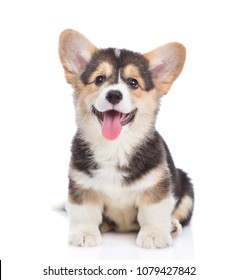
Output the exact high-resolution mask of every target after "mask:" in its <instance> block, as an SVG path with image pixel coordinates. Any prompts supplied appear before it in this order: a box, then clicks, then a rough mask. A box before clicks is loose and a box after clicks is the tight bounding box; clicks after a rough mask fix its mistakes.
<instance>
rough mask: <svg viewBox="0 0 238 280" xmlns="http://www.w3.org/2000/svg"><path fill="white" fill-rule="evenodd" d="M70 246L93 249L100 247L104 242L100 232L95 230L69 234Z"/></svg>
mask: <svg viewBox="0 0 238 280" xmlns="http://www.w3.org/2000/svg"><path fill="white" fill-rule="evenodd" d="M68 240H69V244H70V245H73V246H81V247H91V246H96V245H99V244H100V243H101V242H102V237H101V233H100V231H99V230H98V229H97V230H96V229H95V230H88V231H87V230H83V231H78V232H70V233H69V238H68Z"/></svg>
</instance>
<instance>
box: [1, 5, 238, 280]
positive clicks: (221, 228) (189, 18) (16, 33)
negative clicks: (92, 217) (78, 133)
mask: <svg viewBox="0 0 238 280" xmlns="http://www.w3.org/2000/svg"><path fill="white" fill-rule="evenodd" d="M235 4H236V1H229V0H226V1H201V0H200V1H191V0H187V1H186V0H181V1H176V0H174V1H172V0H166V1H165V0H164V1H159V0H157V1H155V0H147V1H129V0H127V1H122V0H120V1H109V0H101V1H96V0H95V1H92V0H87V1H70V0H68V1H60V0H58V1H10V0H9V1H5V2H3V1H1V2H0V97H1V100H0V125H1V126H0V132H1V136H0V164H1V169H0V170H1V171H0V172H1V175H0V176H1V181H0V192H1V193H0V218H1V220H0V259H1V260H2V266H3V276H4V277H3V279H11V280H12V279H45V278H47V277H43V276H42V269H43V268H44V267H47V266H48V265H51V266H55V267H60V266H65V265H68V266H72V267H78V266H83V265H88V266H90V265H91V266H92V265H94V266H96V265H98V264H101V265H105V266H106V265H111V266H114V267H117V266H118V265H120V266H121V267H128V268H131V267H132V266H134V267H136V266H138V265H141V266H143V265H150V266H151V265H158V266H161V265H170V266H172V265H177V266H178V265H186V264H188V265H190V266H197V274H198V276H197V277H196V279H206V277H207V278H208V277H212V278H213V277H214V278H215V277H216V276H223V277H227V279H234V275H235V273H236V272H235V271H236V270H235V269H236V268H235V267H234V265H235V264H236V263H237V256H236V255H235V254H236V252H237V249H238V246H237V236H238V235H237V233H238V232H237V187H238V183H237V156H238V152H237V141H238V137H237V120H238V113H237V95H238V86H237V83H238V78H237V74H238V71H237V65H238V40H237V26H238V16H237V12H238V8H237V5H235ZM65 28H74V29H76V30H78V31H80V32H82V33H83V34H85V35H86V36H87V37H88V38H89V39H90V40H91V41H92V42H93V43H94V44H95V45H96V46H98V47H109V46H111V47H119V48H128V49H132V50H135V51H139V52H142V53H143V52H147V51H150V50H152V49H153V48H156V47H158V46H160V45H162V44H164V43H167V42H171V41H178V42H181V43H183V44H184V45H185V46H186V48H187V61H186V65H185V68H184V71H183V73H182V74H181V76H180V77H179V79H178V80H177V81H176V82H175V84H174V85H173V87H172V89H171V90H170V92H169V93H168V95H167V96H165V97H164V99H163V102H162V107H161V111H160V114H159V117H158V123H157V126H158V129H159V131H160V133H161V134H162V135H163V137H164V138H165V139H166V141H167V143H168V145H169V147H170V150H171V152H172V155H173V157H174V160H175V163H176V164H177V166H178V167H182V168H183V169H184V170H186V171H187V172H188V173H189V174H190V176H191V177H192V179H193V182H194V185H195V193H196V208H195V214H194V217H193V221H192V223H191V225H190V226H189V227H187V228H186V229H185V230H184V233H183V235H182V237H181V238H178V239H177V240H176V241H175V244H174V246H173V247H170V248H167V249H163V250H152V251H150V250H146V249H141V248H137V247H136V246H135V235H134V234H105V235H104V236H103V245H102V246H99V247H95V248H86V249H85V248H83V249H82V248H72V247H69V246H68V245H67V226H68V225H67V217H66V216H65V215H64V214H60V213H57V212H56V213H55V212H52V211H51V206H52V205H53V204H54V203H57V202H60V201H63V200H64V199H65V198H66V195H67V170H68V162H69V157H70V153H69V151H70V143H71V139H72V136H73V134H74V132H75V125H74V109H73V105H72V99H71V92H72V90H71V88H70V86H69V85H68V84H66V82H65V80H64V75H63V70H62V67H61V65H60V62H59V59H58V52H57V48H58V36H59V34H60V32H61V31H62V30H63V29H65ZM235 259H236V261H235ZM91 260H92V261H91ZM129 261H130V262H129ZM229 275H232V278H231V277H230V278H229ZM191 277H192V276H191ZM71 278H72V277H71ZM81 278H82V279H83V277H81ZM118 278H119V277H118ZM192 278H193V279H195V277H192ZM49 279H50V278H49ZM64 279H66V278H64ZM67 279H68V278H67ZM150 279H153V277H152V276H150ZM179 279H181V278H179Z"/></svg>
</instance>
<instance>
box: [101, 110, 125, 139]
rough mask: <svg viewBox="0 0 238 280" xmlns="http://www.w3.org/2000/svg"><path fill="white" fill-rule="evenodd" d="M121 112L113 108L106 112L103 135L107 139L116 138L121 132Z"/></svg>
mask: <svg viewBox="0 0 238 280" xmlns="http://www.w3.org/2000/svg"><path fill="white" fill-rule="evenodd" d="M120 117H121V113H119V112H117V111H114V110H111V111H107V112H105V113H104V118H103V124H102V135H103V137H104V138H106V139H107V140H114V139H116V138H117V137H118V136H119V134H120V132H121V123H120Z"/></svg>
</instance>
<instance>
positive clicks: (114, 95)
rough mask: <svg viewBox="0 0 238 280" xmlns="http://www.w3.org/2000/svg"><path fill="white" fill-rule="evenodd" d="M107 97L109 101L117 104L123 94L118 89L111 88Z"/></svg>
mask: <svg viewBox="0 0 238 280" xmlns="http://www.w3.org/2000/svg"><path fill="white" fill-rule="evenodd" d="M106 99H107V100H108V102H110V103H111V104H112V105H116V104H117V103H119V102H120V101H121V100H122V94H121V92H120V91H118V90H110V91H109V92H108V93H107V96H106Z"/></svg>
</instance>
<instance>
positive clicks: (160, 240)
mask: <svg viewBox="0 0 238 280" xmlns="http://www.w3.org/2000/svg"><path fill="white" fill-rule="evenodd" d="M172 242H173V240H172V237H171V234H170V233H169V232H168V233H167V232H163V231H161V230H153V229H143V228H142V229H141V230H140V231H139V233H138V236H137V239H136V244H137V245H138V246H140V247H143V248H147V249H155V248H164V247H167V246H169V245H171V244H172Z"/></svg>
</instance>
